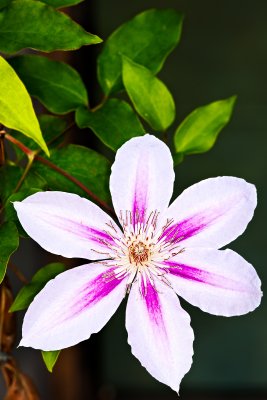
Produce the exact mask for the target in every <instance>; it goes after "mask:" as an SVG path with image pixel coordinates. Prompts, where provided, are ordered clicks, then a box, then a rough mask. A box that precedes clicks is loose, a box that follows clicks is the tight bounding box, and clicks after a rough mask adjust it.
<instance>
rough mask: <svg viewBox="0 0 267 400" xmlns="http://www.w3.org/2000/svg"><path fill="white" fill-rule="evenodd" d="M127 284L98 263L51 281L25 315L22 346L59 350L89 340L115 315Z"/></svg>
mask: <svg viewBox="0 0 267 400" xmlns="http://www.w3.org/2000/svg"><path fill="white" fill-rule="evenodd" d="M125 290H126V283H125V281H124V280H119V279H117V278H116V277H115V275H114V268H112V267H111V268H107V267H106V266H103V265H101V264H100V263H99V264H98V263H95V264H86V265H82V266H80V267H77V268H73V269H71V270H68V271H66V272H63V273H62V274H59V275H58V276H57V277H56V278H55V279H52V280H51V281H50V282H48V284H47V285H46V286H45V287H44V289H43V290H42V291H41V292H40V293H39V294H38V295H37V296H36V297H35V299H34V301H33V302H32V304H31V305H30V307H29V309H28V311H27V312H26V315H25V318H24V322H23V327H22V341H21V343H20V345H21V346H26V347H33V348H35V349H42V350H60V349H63V348H65V347H69V346H73V345H74V344H76V343H79V342H81V341H82V340H85V339H88V338H89V337H90V335H91V334H92V333H95V332H98V331H99V330H100V329H102V327H103V326H104V325H105V324H106V323H107V321H108V320H109V319H110V318H111V316H112V315H113V314H114V312H115V311H116V309H117V308H118V306H119V304H120V303H121V301H122V299H123V298H124V296H125Z"/></svg>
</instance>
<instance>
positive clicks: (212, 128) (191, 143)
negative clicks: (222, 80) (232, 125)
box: [174, 96, 236, 154]
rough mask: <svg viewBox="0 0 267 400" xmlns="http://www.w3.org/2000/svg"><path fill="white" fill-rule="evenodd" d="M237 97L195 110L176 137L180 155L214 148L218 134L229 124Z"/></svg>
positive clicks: (180, 127)
mask: <svg viewBox="0 0 267 400" xmlns="http://www.w3.org/2000/svg"><path fill="white" fill-rule="evenodd" d="M235 102H236V97H235V96H232V97H229V98H228V99H226V100H219V101H215V102H213V103H210V104H208V105H206V106H203V107H199V108H197V109H196V110H194V111H193V112H192V113H191V114H189V115H188V117H186V118H185V120H184V121H183V122H182V123H181V125H180V126H179V127H178V128H177V130H176V132H175V135H174V145H175V149H176V151H177V152H178V153H181V154H195V153H204V152H206V151H208V150H210V149H211V148H212V146H213V145H214V143H215V141H216V139H217V137H218V134H219V133H220V131H221V130H222V129H223V128H224V127H225V125H226V124H227V123H228V122H229V120H230V118H231V115H232V112H233V108H234V105H235Z"/></svg>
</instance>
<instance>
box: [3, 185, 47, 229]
mask: <svg viewBox="0 0 267 400" xmlns="http://www.w3.org/2000/svg"><path fill="white" fill-rule="evenodd" d="M37 192H40V189H35V188H31V189H28V190H24V191H20V192H17V193H14V194H12V195H11V196H10V197H9V198H8V199H7V201H6V204H5V206H4V209H3V220H4V221H12V222H14V223H15V224H16V226H17V229H18V232H19V235H20V236H22V237H29V236H28V234H27V233H26V232H25V231H24V229H23V228H22V226H21V223H20V221H19V219H18V216H17V213H16V210H15V208H14V205H13V202H14V201H22V200H24V199H25V198H26V197H28V196H30V195H32V194H34V193H37Z"/></svg>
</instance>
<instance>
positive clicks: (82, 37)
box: [0, 0, 102, 54]
mask: <svg viewBox="0 0 267 400" xmlns="http://www.w3.org/2000/svg"><path fill="white" fill-rule="evenodd" d="M101 41H102V40H101V39H100V38H99V37H97V36H95V35H92V34H91V33H88V32H86V31H85V30H84V29H83V28H82V27H81V26H80V25H78V24H77V23H76V22H74V21H72V19H70V18H69V17H68V16H67V15H66V14H63V13H61V12H59V11H57V10H55V9H54V8H53V7H50V6H48V5H47V4H44V3H42V2H40V1H37V0H14V1H12V2H11V3H10V4H9V5H8V6H7V7H6V8H3V9H2V10H1V12H0V51H1V52H3V53H8V54H10V53H16V52H17V51H19V50H22V49H25V48H27V47H30V48H32V49H36V50H41V51H54V50H75V49H78V48H80V47H81V46H83V45H88V44H96V43H100V42H101Z"/></svg>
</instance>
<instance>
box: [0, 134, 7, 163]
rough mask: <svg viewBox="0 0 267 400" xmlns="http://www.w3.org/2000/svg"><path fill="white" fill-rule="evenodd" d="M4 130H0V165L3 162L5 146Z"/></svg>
mask: <svg viewBox="0 0 267 400" xmlns="http://www.w3.org/2000/svg"><path fill="white" fill-rule="evenodd" d="M4 134H5V131H4V130H0V166H2V165H4V164H5V158H6V157H5V146H4V137H5V135H4Z"/></svg>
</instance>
